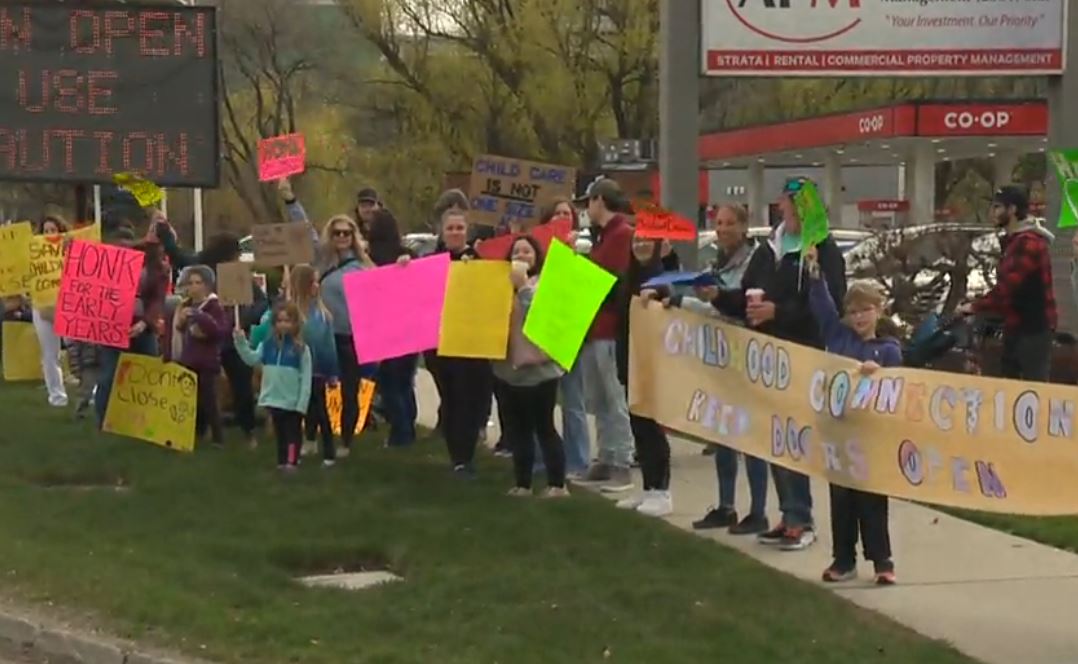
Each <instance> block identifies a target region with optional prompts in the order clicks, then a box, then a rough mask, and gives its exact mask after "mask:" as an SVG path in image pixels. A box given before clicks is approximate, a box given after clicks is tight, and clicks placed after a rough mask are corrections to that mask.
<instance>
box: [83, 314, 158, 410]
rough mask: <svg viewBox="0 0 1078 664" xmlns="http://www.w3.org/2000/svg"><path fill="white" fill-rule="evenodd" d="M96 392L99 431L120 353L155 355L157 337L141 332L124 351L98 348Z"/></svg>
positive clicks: (107, 404) (95, 403)
mask: <svg viewBox="0 0 1078 664" xmlns="http://www.w3.org/2000/svg"><path fill="white" fill-rule="evenodd" d="M98 350H99V351H100V352H99V353H98V362H99V363H100V366H99V367H98V373H97V391H96V392H95V393H94V411H96V413H97V427H98V428H99V429H100V428H101V426H102V425H104V423H105V413H106V412H108V408H109V397H110V396H111V395H112V380H113V378H114V377H115V376H116V366H117V365H118V364H119V363H120V353H128V354H131V355H149V356H156V355H157V337H156V336H155V335H154V334H153V333H152V332H149V331H147V332H143V333H142V334H140V335H138V336H137V337H135V338H134V339H132V340H131V346H130V347H129V348H128V349H127V350H126V351H121V350H120V349H119V348H109V347H106V346H100V347H98Z"/></svg>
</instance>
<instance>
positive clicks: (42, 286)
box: [29, 224, 101, 309]
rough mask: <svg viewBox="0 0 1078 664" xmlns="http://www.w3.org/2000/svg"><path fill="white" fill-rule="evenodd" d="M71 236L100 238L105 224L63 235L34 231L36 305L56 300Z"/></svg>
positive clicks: (32, 260) (32, 293) (90, 239)
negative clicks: (41, 233) (43, 233)
mask: <svg viewBox="0 0 1078 664" xmlns="http://www.w3.org/2000/svg"><path fill="white" fill-rule="evenodd" d="M68 240H82V241H84V242H100V241H101V226H100V225H98V224H93V225H91V226H87V227H85V228H78V229H75V230H73V231H68V232H66V233H62V234H60V235H34V236H33V237H31V238H30V282H29V290H30V301H31V303H32V304H33V305H34V308H35V309H44V308H45V307H51V306H54V305H55V304H56V297H57V296H58V295H59V294H60V277H61V276H62V275H63V272H64V256H65V255H66V251H67V245H68V244H70V242H68Z"/></svg>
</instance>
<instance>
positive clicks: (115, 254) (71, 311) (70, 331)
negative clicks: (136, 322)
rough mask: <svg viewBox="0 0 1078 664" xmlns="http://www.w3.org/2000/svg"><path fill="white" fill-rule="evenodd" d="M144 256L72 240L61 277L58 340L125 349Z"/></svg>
mask: <svg viewBox="0 0 1078 664" xmlns="http://www.w3.org/2000/svg"><path fill="white" fill-rule="evenodd" d="M144 259H145V256H144V255H143V253H142V252H141V251H133V250H131V249H125V248H124V247H114V246H110V245H107V244H95V243H91V242H83V241H82V240H75V241H73V242H72V243H71V247H70V249H68V252H67V259H66V260H65V261H64V271H63V275H62V276H61V277H60V294H59V296H58V297H57V298H56V318H55V322H54V327H55V329H56V334H57V335H58V336H61V337H64V338H66V339H73V340H75V341H86V342H89V343H92V344H98V345H101V346H112V347H113V348H127V347H128V346H130V344H131V335H130V331H131V322H132V318H134V313H135V296H136V294H137V292H138V284H139V279H140V277H141V274H142V262H143V260H144Z"/></svg>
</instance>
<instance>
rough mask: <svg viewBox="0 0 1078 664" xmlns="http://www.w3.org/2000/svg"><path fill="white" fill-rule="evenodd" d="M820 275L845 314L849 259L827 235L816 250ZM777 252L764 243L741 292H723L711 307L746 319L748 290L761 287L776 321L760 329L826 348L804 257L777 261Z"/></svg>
mask: <svg viewBox="0 0 1078 664" xmlns="http://www.w3.org/2000/svg"><path fill="white" fill-rule="evenodd" d="M817 251H818V256H819V262H820V272H821V274H822V275H823V278H824V280H825V281H826V282H827V289H828V290H829V291H831V297H832V298H833V299H834V301H835V303H836V304H837V305H838V307H839V313H840V314H841V313H842V300H843V299H844V298H845V297H846V259H845V258H843V256H842V251H841V250H840V249H839V248H838V245H837V244H835V241H834V239H833V238H831V237H830V236H828V238H827V239H826V240H824V241H823V242H822V243H821V244H820V245H819V247H818V248H817ZM777 253H778V250H777V249H776V248H775V246H774V244H773V243H772V241H767V242H762V243H761V244H760V246H759V248H757V249H756V252H755V253H754V254H753V255H752V258H751V259H750V260H749V264H748V267H746V268H745V276H744V278H743V279H742V280H741V290H733V291H721V292H720V293H719V296H718V297H717V298H715V301H714V302H712V304H713V305H714V306H715V308H716V309H718V310H719V311H721V312H722V313H723V314H726V315H727V316H732V317H734V318H740V319H744V318H745V302H746V298H745V291H747V290H749V289H752V288H760V289H763V291H764V299H765V300H767V301H769V302H774V303H775V319H774V320H772V321H770V322H768V323H765V324H763V325H761V326H760V327H759V328H757V329H758V330H759V331H760V332H763V333H764V334H770V335H772V336H775V337H778V338H779V339H785V340H786V341H792V342H794V343H799V344H803V345H805V346H811V347H813V348H823V340H822V339H821V338H820V332H819V329H818V328H817V325H816V320H815V319H814V318H813V317H812V310H811V309H810V308H809V277H808V273H807V271H806V270H805V268H804V266H803V264H802V261H801V256H800V254H798V253H791V254H786V255H784V256H782V257H781V258H778V259H777V258H776V255H777Z"/></svg>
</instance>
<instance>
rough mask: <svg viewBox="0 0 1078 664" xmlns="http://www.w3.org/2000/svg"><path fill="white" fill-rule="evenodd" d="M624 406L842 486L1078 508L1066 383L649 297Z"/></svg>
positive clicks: (1005, 505) (982, 505)
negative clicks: (866, 346)
mask: <svg viewBox="0 0 1078 664" xmlns="http://www.w3.org/2000/svg"><path fill="white" fill-rule="evenodd" d="M630 321H631V323H630V326H631V330H632V332H631V338H632V344H630V361H629V362H630V364H629V407H630V409H631V410H632V412H633V413H636V414H638V415H642V416H644V417H650V418H653V419H655V420H657V421H658V422H659V423H660V424H662V425H664V426H667V427H670V428H672V429H676V430H678V431H682V432H685V433H688V434H690V435H692V436H695V437H698V438H701V439H703V440H705V441H713V442H721V443H722V444H723V445H729V446H731V447H733V448H736V449H737V450H739V451H742V452H744V453H745V454H749V455H752V456H754V457H757V458H759V459H763V460H765V461H768V462H770V463H774V464H779V465H781V466H784V467H786V468H790V469H793V470H796V471H798V472H801V473H806V474H808V475H812V476H815V477H820V478H823V479H825V480H827V481H829V482H832V483H834V484H839V485H841V486H846V487H851V488H856V489H862V490H865V491H871V492H874V493H881V494H885V495H889V496H895V497H896V498H903V499H906V500H913V501H921V502H926V503H934V504H938V505H949V506H952V507H960V508H965V509H976V510H983V511H989V512H1006V513H1011V514H1036V515H1051V514H1058V515H1064V514H1066V515H1071V514H1075V513H1078V485H1076V484H1075V482H1074V478H1075V476H1076V475H1078V447H1076V446H1075V444H1074V439H1075V433H1076V429H1075V417H1076V413H1078V411H1076V408H1075V403H1076V398H1078V390H1076V389H1075V387H1074V386H1071V385H1049V384H1045V383H1033V382H1025V381H1022V382H1019V381H1011V380H1000V379H991V378H984V377H980V376H972V375H965V374H955V373H945V372H937V371H925V370H915V369H905V368H896V369H884V370H881V371H879V372H877V373H875V374H873V375H872V376H862V375H861V374H860V373H859V371H858V365H857V362H855V361H853V360H850V359H847V358H844V357H841V356H838V355H832V354H829V353H824V352H822V351H819V350H815V349H811V348H807V347H805V346H798V345H796V344H791V343H789V342H786V341H781V340H779V339H775V338H773V337H769V336H766V335H763V334H759V333H755V332H753V331H751V330H748V329H745V328H742V327H738V326H735V325H730V324H726V323H723V322H721V321H718V320H717V319H714V318H710V317H705V316H700V315H698V314H694V313H691V312H688V311H683V310H679V309H664V308H663V307H662V306H660V305H659V304H657V303H653V304H651V305H650V306H648V307H647V308H645V307H644V306H643V305H642V304H641V303H640V302H639V301H635V302H633V304H632V306H631V308H630Z"/></svg>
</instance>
